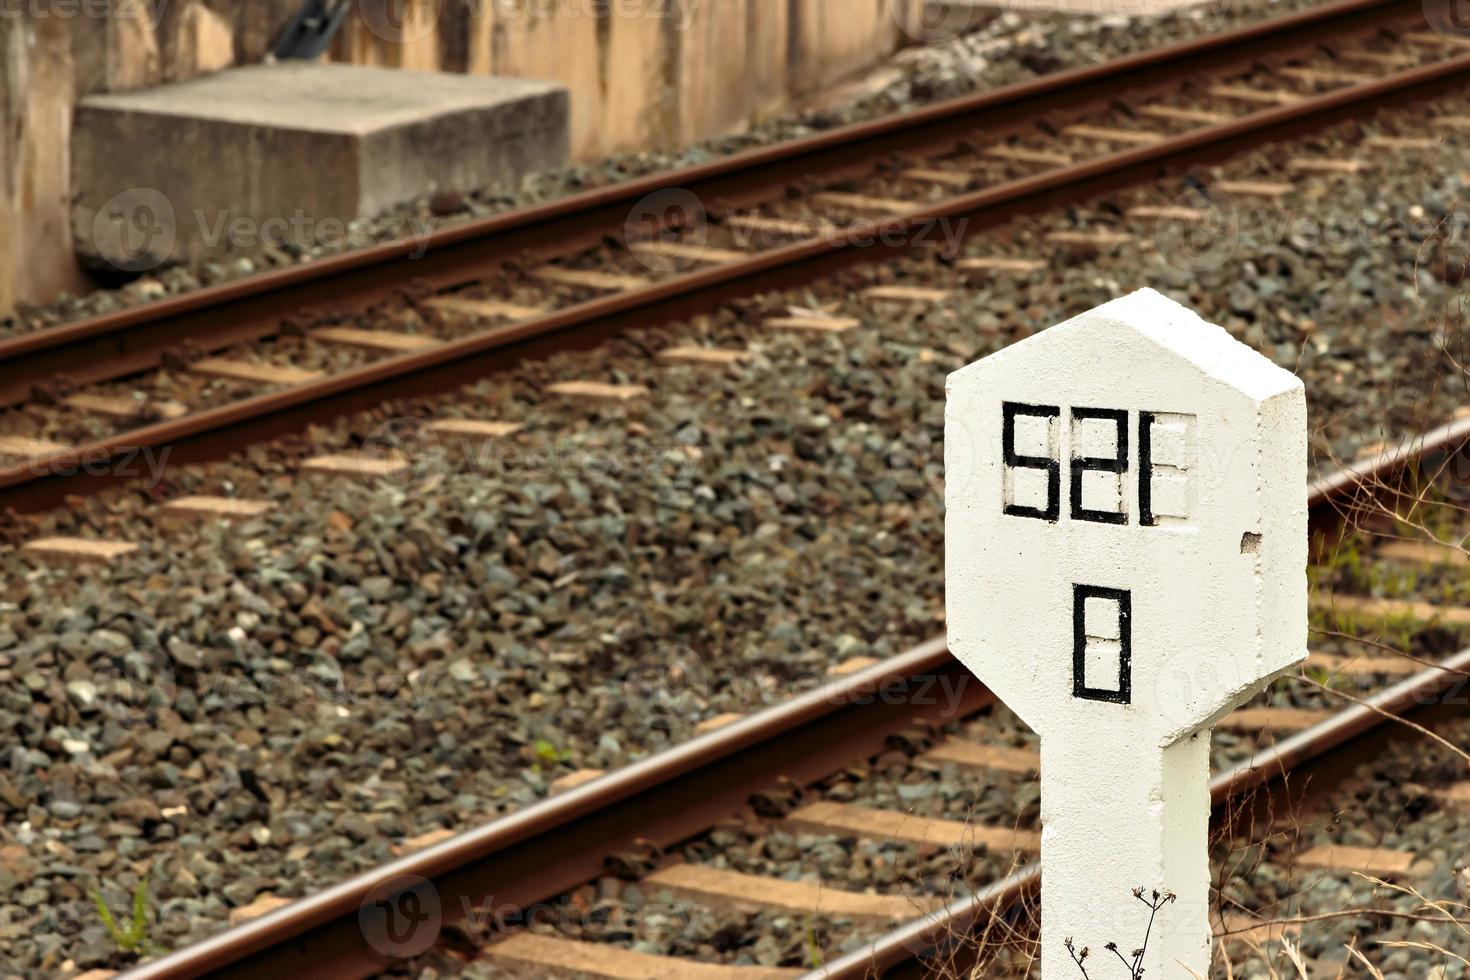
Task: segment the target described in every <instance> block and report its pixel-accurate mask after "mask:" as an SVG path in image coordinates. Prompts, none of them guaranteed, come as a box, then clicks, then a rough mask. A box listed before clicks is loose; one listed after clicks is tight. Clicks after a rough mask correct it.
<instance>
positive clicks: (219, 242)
mask: <svg viewBox="0 0 1470 980" xmlns="http://www.w3.org/2000/svg"><path fill="white" fill-rule="evenodd" d="M569 113H570V102H569V99H568V95H567V92H566V90H565V89H564V88H563V87H562V86H560V85H558V84H555V83H551V82H540V81H533V80H527V79H519V78H486V77H476V76H469V75H457V74H440V73H435V72H412V71H396V70H388V69H380V68H362V67H356V66H350V65H336V64H307V63H303V62H297V61H291V62H282V63H279V64H272V65H253V66H250V67H246V68H237V69H233V70H230V71H223V72H219V73H216V74H213V75H208V76H205V77H202V78H197V79H193V80H191V81H188V82H183V83H179V84H176V85H165V86H161V87H158V88H153V89H146V90H143V91H138V92H128V93H122V94H111V95H95V96H89V97H87V98H85V99H83V100H82V101H81V104H80V105H79V106H78V107H77V113H76V123H75V128H74V131H73V135H72V165H73V181H74V185H75V186H76V187H77V188H78V189H79V197H78V198H77V201H76V203H75V204H74V205H73V209H72V223H73V230H74V233H75V235H76V241H77V249H78V252H79V253H80V255H81V256H82V258H83V259H84V260H85V261H88V262H91V263H93V264H99V265H100V266H102V267H111V268H113V269H119V270H123V271H127V272H142V271H146V270H149V269H152V268H156V267H157V266H159V265H161V264H163V263H165V262H169V261H195V260H198V259H200V258H201V257H203V256H205V255H207V254H210V253H212V252H215V251H217V250H220V249H224V248H226V247H230V248H233V250H236V251H253V250H255V249H258V248H260V247H262V246H264V245H265V244H266V243H267V242H270V241H291V242H297V243H302V244H306V243H312V242H317V241H322V240H329V241H330V240H332V239H346V238H349V237H350V236H351V232H350V231H349V229H348V223H349V222H351V221H353V220H355V219H358V218H361V217H371V216H374V215H376V214H378V213H380V212H382V211H385V210H386V209H388V208H390V207H392V206H393V205H395V204H397V203H398V202H400V201H403V200H407V199H409V198H412V197H414V196H416V195H418V194H421V193H424V192H425V191H428V190H430V189H433V188H478V187H494V188H501V189H507V190H508V189H514V188H515V187H516V186H517V185H518V184H519V182H520V179H521V178H522V177H524V176H526V175H527V174H529V173H532V172H534V171H538V170H542V169H545V168H549V167H554V166H557V165H560V164H563V163H565V162H566V159H567V154H568V146H569V135H568V134H569V127H568V120H569V118H570V117H569ZM206 160H207V161H208V163H207V164H205V163H202V162H201V161H206Z"/></svg>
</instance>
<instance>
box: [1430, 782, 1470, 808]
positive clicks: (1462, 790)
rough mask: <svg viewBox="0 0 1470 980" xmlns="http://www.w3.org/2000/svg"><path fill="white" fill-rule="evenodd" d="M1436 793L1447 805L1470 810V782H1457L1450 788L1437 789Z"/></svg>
mask: <svg viewBox="0 0 1470 980" xmlns="http://www.w3.org/2000/svg"><path fill="white" fill-rule="evenodd" d="M1434 795H1435V796H1436V797H1437V798H1438V799H1439V801H1440V802H1441V803H1443V804H1445V805H1446V806H1452V807H1456V808H1458V809H1461V810H1470V783H1456V784H1455V785H1453V786H1451V787H1449V788H1448V789H1439V790H1435V791H1434Z"/></svg>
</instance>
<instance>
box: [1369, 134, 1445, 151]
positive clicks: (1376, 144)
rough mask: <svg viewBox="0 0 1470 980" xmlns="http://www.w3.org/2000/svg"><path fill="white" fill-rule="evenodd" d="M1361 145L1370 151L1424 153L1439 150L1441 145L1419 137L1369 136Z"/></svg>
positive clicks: (1435, 140)
mask: <svg viewBox="0 0 1470 980" xmlns="http://www.w3.org/2000/svg"><path fill="white" fill-rule="evenodd" d="M1363 145H1364V146H1366V147H1367V148H1368V149H1370V150H1391V151H1393V152H1395V153H1425V152H1430V151H1433V150H1437V149H1439V148H1440V146H1441V145H1442V144H1441V143H1440V141H1439V140H1437V139H1430V138H1428V137H1421V136H1370V137H1368V138H1367V139H1365V140H1364V141H1363Z"/></svg>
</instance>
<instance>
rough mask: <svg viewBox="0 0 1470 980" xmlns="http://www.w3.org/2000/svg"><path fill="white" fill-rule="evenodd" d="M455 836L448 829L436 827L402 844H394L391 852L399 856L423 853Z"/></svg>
mask: <svg viewBox="0 0 1470 980" xmlns="http://www.w3.org/2000/svg"><path fill="white" fill-rule="evenodd" d="M454 836H456V835H455V832H454V831H452V830H450V829H449V828H448V827H435V828H434V829H433V830H428V831H425V832H424V833H422V834H419V835H418V836H417V837H410V838H408V839H407V840H405V841H404V842H403V843H401V844H394V845H393V846H392V847H391V848H389V850H391V851H392V852H393V853H394V854H397V855H403V854H412V853H413V852H414V851H422V850H424V849H425V848H428V847H433V846H434V845H435V844H442V843H444V842H445V841H447V840H449V839H450V838H452V837H454Z"/></svg>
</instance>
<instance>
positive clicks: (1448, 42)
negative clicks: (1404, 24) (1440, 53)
mask: <svg viewBox="0 0 1470 980" xmlns="http://www.w3.org/2000/svg"><path fill="white" fill-rule="evenodd" d="M1404 40H1405V41H1408V42H1409V43H1410V44H1417V45H1420V46H1421V47H1426V48H1462V47H1464V46H1465V45H1467V44H1470V38H1456V37H1449V36H1447V35H1444V34H1439V33H1436V32H1434V31H1407V32H1405V34H1404Z"/></svg>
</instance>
